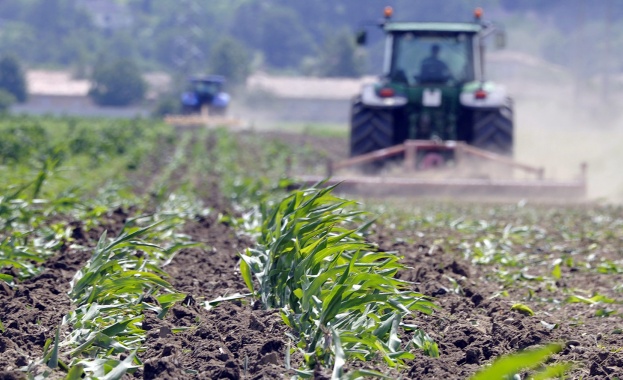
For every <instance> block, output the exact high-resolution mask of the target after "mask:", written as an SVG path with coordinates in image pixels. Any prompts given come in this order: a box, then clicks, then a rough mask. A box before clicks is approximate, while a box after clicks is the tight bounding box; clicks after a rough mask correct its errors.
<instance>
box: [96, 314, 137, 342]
mask: <svg viewBox="0 0 623 380" xmlns="http://www.w3.org/2000/svg"><path fill="white" fill-rule="evenodd" d="M142 319H143V318H142V317H137V318H130V319H127V320H125V321H121V322H117V323H115V324H113V325H111V326H109V327H107V328H105V329H104V330H102V331H101V333H102V334H104V335H106V336H109V337H114V336H117V335H119V334H120V333H122V332H123V331H125V330H127V329H128V326H130V325H133V324H135V323H139V322H141V320H142Z"/></svg>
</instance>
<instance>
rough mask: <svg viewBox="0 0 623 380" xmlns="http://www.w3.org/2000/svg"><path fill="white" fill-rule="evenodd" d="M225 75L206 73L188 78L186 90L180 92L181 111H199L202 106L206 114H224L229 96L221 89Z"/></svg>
mask: <svg viewBox="0 0 623 380" xmlns="http://www.w3.org/2000/svg"><path fill="white" fill-rule="evenodd" d="M224 84H225V77H223V76H220V75H207V76H199V77H192V78H190V79H189V86H188V91H186V92H184V93H183V94H182V111H183V112H184V113H185V114H193V113H201V111H202V110H203V109H204V107H206V108H207V111H208V115H224V114H225V113H226V112H227V106H229V101H230V96H229V94H228V93H226V92H224V91H223V86H224Z"/></svg>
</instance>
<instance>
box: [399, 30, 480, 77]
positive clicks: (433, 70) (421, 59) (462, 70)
mask: <svg viewBox="0 0 623 380" xmlns="http://www.w3.org/2000/svg"><path fill="white" fill-rule="evenodd" d="M393 40H394V48H393V59H392V65H391V71H390V76H391V78H392V80H394V81H398V82H404V83H408V84H411V85H415V84H458V83H465V82H468V81H471V80H474V67H473V63H472V62H473V60H472V54H473V51H472V37H471V35H468V34H466V33H459V34H450V33H422V34H419V33H418V34H416V33H413V32H406V33H399V34H395V35H394V39H393Z"/></svg>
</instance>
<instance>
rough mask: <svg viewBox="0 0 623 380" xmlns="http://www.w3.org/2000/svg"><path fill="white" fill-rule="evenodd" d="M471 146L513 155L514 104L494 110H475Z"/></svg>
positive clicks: (508, 101) (510, 103) (510, 102)
mask: <svg viewBox="0 0 623 380" xmlns="http://www.w3.org/2000/svg"><path fill="white" fill-rule="evenodd" d="M471 145H474V146H475V147H478V148H481V149H485V150H488V151H491V152H494V153H498V154H503V155H506V156H512V155H513V104H512V101H511V100H510V99H507V101H506V102H505V104H504V105H503V106H502V107H500V108H498V109H492V110H475V111H474V124H473V134H472V141H471Z"/></svg>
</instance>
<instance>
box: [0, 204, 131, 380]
mask: <svg viewBox="0 0 623 380" xmlns="http://www.w3.org/2000/svg"><path fill="white" fill-rule="evenodd" d="M127 216H128V214H127V213H126V212H125V211H124V210H122V209H117V210H115V211H114V212H113V213H112V214H111V215H109V216H108V217H107V218H106V219H105V220H103V221H102V222H101V224H100V225H99V226H96V227H94V228H92V229H91V230H89V231H88V232H87V231H85V230H84V228H83V225H82V222H80V221H72V222H70V225H71V226H72V227H73V231H72V235H71V237H72V238H73V239H74V241H73V244H76V245H80V246H83V247H88V248H87V249H74V248H71V247H69V246H67V245H64V246H62V247H61V249H60V251H59V252H58V254H56V255H54V256H53V257H51V258H50V259H49V260H47V261H46V262H45V263H43V264H42V265H43V267H45V269H44V270H43V271H42V272H41V273H39V274H38V275H37V276H34V277H32V278H29V279H27V280H25V281H24V282H21V283H17V285H16V286H15V287H14V288H11V287H9V286H8V285H6V284H5V283H4V282H0V320H1V321H2V323H3V324H4V327H5V331H4V333H0V379H23V378H26V377H25V374H24V373H22V372H20V371H19V368H20V367H23V366H26V365H28V364H29V362H31V361H32V360H35V359H38V358H40V357H41V356H42V355H43V346H44V344H45V341H46V340H47V339H49V338H52V339H53V338H54V334H55V332H56V327H57V326H58V325H59V324H60V323H61V320H62V318H63V317H64V316H65V315H66V314H67V313H68V312H69V311H70V310H71V307H72V304H71V301H70V299H69V296H68V295H67V292H68V291H69V282H70V281H71V279H72V278H73V276H74V274H75V273H76V271H78V270H79V269H80V268H82V266H84V264H85V263H86V262H87V261H88V260H89V258H90V257H91V249H92V248H93V247H95V245H96V244H97V241H98V239H99V237H100V235H101V234H102V233H103V232H104V230H108V231H109V233H114V234H116V233H118V232H120V231H121V229H122V228H123V225H124V223H125V220H126V218H127ZM4 271H8V272H9V274H12V275H16V273H11V271H12V269H4Z"/></svg>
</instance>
